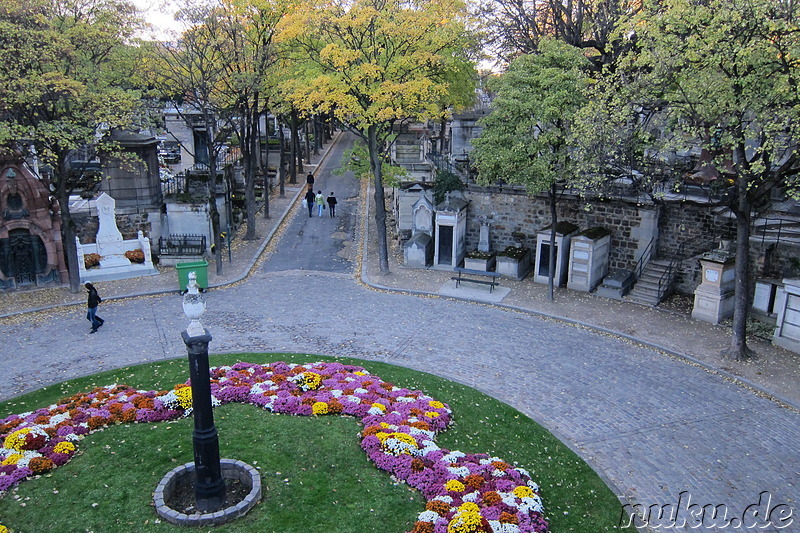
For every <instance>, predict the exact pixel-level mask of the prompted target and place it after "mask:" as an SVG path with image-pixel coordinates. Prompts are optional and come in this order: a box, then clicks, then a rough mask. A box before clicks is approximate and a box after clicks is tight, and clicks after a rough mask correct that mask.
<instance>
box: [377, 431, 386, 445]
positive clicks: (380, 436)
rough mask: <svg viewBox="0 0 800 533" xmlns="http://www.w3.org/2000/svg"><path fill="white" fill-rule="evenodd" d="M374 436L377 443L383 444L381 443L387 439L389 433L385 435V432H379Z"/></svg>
mask: <svg viewBox="0 0 800 533" xmlns="http://www.w3.org/2000/svg"><path fill="white" fill-rule="evenodd" d="M375 436H376V437H378V440H379V441H381V442H383V441H385V440H386V439H388V438H389V433H386V432H385V431H381V432H379V433H376V434H375Z"/></svg>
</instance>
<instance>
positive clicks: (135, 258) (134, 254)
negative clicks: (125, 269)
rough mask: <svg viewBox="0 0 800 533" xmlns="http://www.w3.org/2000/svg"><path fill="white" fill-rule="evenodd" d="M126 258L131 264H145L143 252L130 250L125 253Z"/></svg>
mask: <svg viewBox="0 0 800 533" xmlns="http://www.w3.org/2000/svg"><path fill="white" fill-rule="evenodd" d="M125 257H127V258H128V260H130V262H131V263H144V251H143V250H128V251H127V252H125Z"/></svg>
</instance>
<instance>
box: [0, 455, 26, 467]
mask: <svg viewBox="0 0 800 533" xmlns="http://www.w3.org/2000/svg"><path fill="white" fill-rule="evenodd" d="M23 457H25V456H24V455H22V454H21V453H12V454H11V455H9V456H8V457H6V458H5V459H3V462H2V463H0V465H3V466H6V465H15V464H17V463H18V462H19V461H20V459H22V458H23Z"/></svg>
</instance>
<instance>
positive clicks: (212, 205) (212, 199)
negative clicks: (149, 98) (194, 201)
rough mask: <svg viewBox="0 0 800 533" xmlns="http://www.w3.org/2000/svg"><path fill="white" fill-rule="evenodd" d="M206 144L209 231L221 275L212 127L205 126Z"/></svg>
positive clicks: (215, 162)
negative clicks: (211, 234) (211, 235)
mask: <svg viewBox="0 0 800 533" xmlns="http://www.w3.org/2000/svg"><path fill="white" fill-rule="evenodd" d="M206 131H207V132H208V133H207V139H206V140H207V145H208V209H209V214H210V215H211V232H212V233H213V241H214V262H215V263H216V264H217V267H216V272H217V275H218V276H221V275H222V242H221V235H220V225H219V210H217V151H216V150H215V149H214V148H213V146H214V145H213V142H214V138H213V136H212V135H211V134H210V132H211V131H212V129H211V128H210V127H207V128H206Z"/></svg>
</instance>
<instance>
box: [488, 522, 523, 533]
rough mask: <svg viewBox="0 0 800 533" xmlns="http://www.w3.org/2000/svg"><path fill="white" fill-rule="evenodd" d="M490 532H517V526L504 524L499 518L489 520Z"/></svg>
mask: <svg viewBox="0 0 800 533" xmlns="http://www.w3.org/2000/svg"><path fill="white" fill-rule="evenodd" d="M489 526H491V528H492V533H519V526H518V525H516V524H504V523H502V522H500V521H499V520H489Z"/></svg>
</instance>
